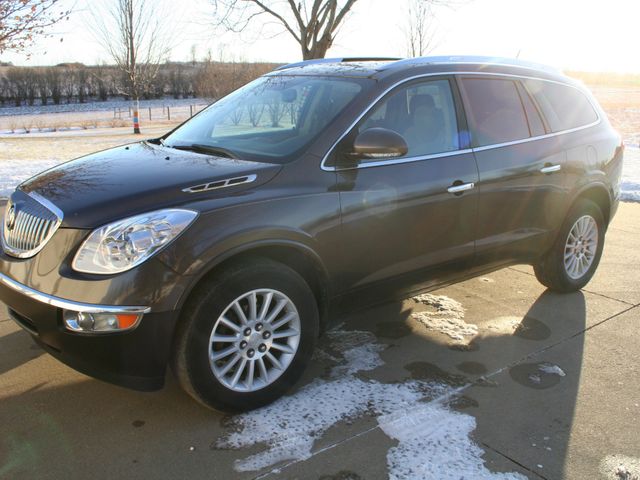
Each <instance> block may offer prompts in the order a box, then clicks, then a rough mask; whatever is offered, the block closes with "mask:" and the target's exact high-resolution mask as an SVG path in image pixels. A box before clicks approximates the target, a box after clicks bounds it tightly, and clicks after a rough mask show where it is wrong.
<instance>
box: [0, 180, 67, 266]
mask: <svg viewBox="0 0 640 480" xmlns="http://www.w3.org/2000/svg"><path fill="white" fill-rule="evenodd" d="M22 195H23V197H24V198H25V199H26V201H19V202H18V203H14V199H13V197H12V198H11V199H9V201H8V202H7V206H6V210H5V214H4V217H3V219H2V235H0V238H1V240H2V249H3V250H4V251H5V252H6V253H7V254H8V255H11V256H12V257H16V258H30V257H33V256H34V255H36V254H37V253H38V252H39V251H40V250H42V249H43V248H44V246H45V245H46V244H47V242H49V240H51V237H53V235H54V233H56V231H57V230H58V228H59V227H60V225H61V224H62V219H63V218H64V214H63V213H62V210H60V209H59V208H58V207H56V206H55V205H54V204H53V203H51V202H50V201H49V200H47V199H46V198H44V197H42V196H41V195H38V194H37V193H35V192H32V193H29V194H24V193H23V194H22ZM18 205H19V207H17V206H18ZM11 208H14V212H15V208H18V211H17V213H16V214H15V222H14V224H13V226H12V228H9V221H10V220H9V211H10V210H11Z"/></svg>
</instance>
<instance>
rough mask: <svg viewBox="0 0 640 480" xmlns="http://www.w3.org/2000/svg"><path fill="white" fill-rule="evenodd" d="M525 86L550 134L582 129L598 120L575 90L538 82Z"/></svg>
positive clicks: (528, 81) (584, 97)
mask: <svg viewBox="0 0 640 480" xmlns="http://www.w3.org/2000/svg"><path fill="white" fill-rule="evenodd" d="M525 85H526V86H527V89H528V90H529V92H531V94H532V95H533V98H535V100H536V102H537V103H538V105H539V106H540V108H541V110H542V113H543V114H544V116H545V118H546V119H547V123H548V124H549V127H550V128H551V131H552V132H560V131H562V130H569V129H571V128H576V127H582V126H584V125H588V124H590V123H593V122H595V121H596V120H598V115H597V114H596V112H595V110H594V109H593V106H591V103H590V102H589V100H588V99H587V97H586V96H585V95H584V94H583V93H582V92H581V91H580V90H578V89H577V88H573V87H570V86H568V85H561V84H559V83H553V82H543V81H540V80H526V81H525Z"/></svg>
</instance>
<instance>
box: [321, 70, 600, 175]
mask: <svg viewBox="0 0 640 480" xmlns="http://www.w3.org/2000/svg"><path fill="white" fill-rule="evenodd" d="M443 65H445V64H443ZM478 65H486V64H478ZM460 75H484V76H492V77H507V78H524V79H528V80H538V81H542V82H551V83H557V84H558V85H564V86H567V87H571V88H575V89H576V90H578V91H579V92H580V93H582V94H583V95H584V96H585V98H586V99H587V101H588V102H589V104H590V105H591V107H592V108H593V110H594V111H595V112H596V116H597V117H598V119H597V120H596V121H595V122H592V123H590V124H588V125H583V126H580V127H575V128H571V129H569V130H562V131H560V132H552V133H545V134H544V135H538V136H536V137H528V138H523V139H522V140H513V141H511V142H504V143H497V144H491V145H483V146H481V147H472V148H466V149H462V150H454V151H451V152H446V153H437V154H433V155H424V156H416V157H408V158H398V159H393V160H381V161H377V162H365V163H362V164H360V165H357V166H355V167H346V168H340V167H329V166H327V165H325V163H326V161H327V159H328V158H329V156H330V155H331V153H332V152H333V150H334V149H335V148H336V146H337V145H338V144H339V143H340V142H341V141H342V140H343V139H344V137H346V136H347V134H348V133H349V132H350V131H351V130H352V129H353V128H354V127H355V126H356V125H357V124H358V122H359V121H360V120H362V118H363V117H364V116H365V115H367V114H368V113H369V111H370V110H371V109H372V108H373V107H374V106H375V105H376V104H377V103H378V102H379V101H380V100H381V99H382V98H383V97H384V96H385V95H387V94H388V93H389V92H390V91H391V90H393V89H395V88H397V87H399V86H401V85H403V84H405V83H407V82H411V81H413V80H419V79H421V78H429V77H442V76H454V77H455V76H460ZM601 122H602V117H601V116H600V112H599V111H598V108H596V105H594V103H593V101H592V99H591V98H590V97H589V95H585V93H584V92H583V91H582V90H581V89H580V88H578V87H576V86H575V85H571V84H570V83H566V82H561V81H558V80H550V79H546V78H540V77H532V76H529V75H516V74H513V73H499V72H437V73H436V72H432V73H424V74H421V75H414V76H411V77H407V78H404V79H402V80H400V81H398V82H396V83H394V84H393V85H391V86H390V87H389V88H387V89H386V90H384V91H383V92H382V93H381V94H380V95H378V96H377V97H376V98H375V99H374V100H373V101H372V102H371V103H370V104H369V105H368V106H367V108H365V109H364V110H363V111H362V113H361V114H360V115H358V117H357V118H356V120H355V121H354V122H353V123H351V125H350V126H349V127H348V128H347V129H346V130H345V131H344V133H343V134H342V135H340V137H339V138H338V140H336V141H335V142H334V143H333V145H332V146H331V148H330V149H329V150H328V151H327V153H326V154H325V156H324V157H323V158H322V161H321V162H320V168H321V169H322V170H324V171H325V172H336V171H344V170H355V169H359V168H369V167H380V166H385V165H394V164H398V163H408V162H417V161H422V160H430V159H433V158H442V157H447V156H454V155H462V154H464V153H470V152H479V151H483V150H490V149H493V148H501V147H506V146H510V145H517V144H519V143H526V142H531V141H534V140H542V139H545V138H551V137H555V136H559V135H565V134H567V133H572V132H577V131H579V130H583V129H586V128H591V127H593V126H595V125H598V124H600V123H601Z"/></svg>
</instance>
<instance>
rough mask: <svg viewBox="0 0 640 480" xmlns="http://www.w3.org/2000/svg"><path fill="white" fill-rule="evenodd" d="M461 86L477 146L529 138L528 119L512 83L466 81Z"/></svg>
mask: <svg viewBox="0 0 640 480" xmlns="http://www.w3.org/2000/svg"><path fill="white" fill-rule="evenodd" d="M462 87H463V92H464V96H465V97H466V104H467V116H468V117H469V120H470V123H471V128H472V131H473V137H474V144H475V145H476V146H484V145H495V144H498V143H505V142H511V141H514V140H522V139H524V138H528V137H529V136H530V133H529V125H528V123H527V117H526V116H525V113H524V109H523V106H522V101H521V99H520V95H519V93H518V89H517V87H516V83H515V82H514V81H513V80H504V79H498V78H463V79H462Z"/></svg>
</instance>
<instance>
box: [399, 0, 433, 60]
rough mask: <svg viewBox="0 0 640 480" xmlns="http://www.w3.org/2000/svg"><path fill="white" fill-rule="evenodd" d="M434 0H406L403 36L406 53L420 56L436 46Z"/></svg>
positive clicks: (411, 55)
mask: <svg viewBox="0 0 640 480" xmlns="http://www.w3.org/2000/svg"><path fill="white" fill-rule="evenodd" d="M433 6H434V2H429V1H425V0H408V8H407V24H406V28H405V31H404V33H405V38H406V41H407V55H408V56H410V57H422V56H423V55H426V54H428V53H429V52H431V51H432V50H433V49H434V48H435V47H436V41H435V36H436V21H435V20H436V19H435V14H434V11H433Z"/></svg>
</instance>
